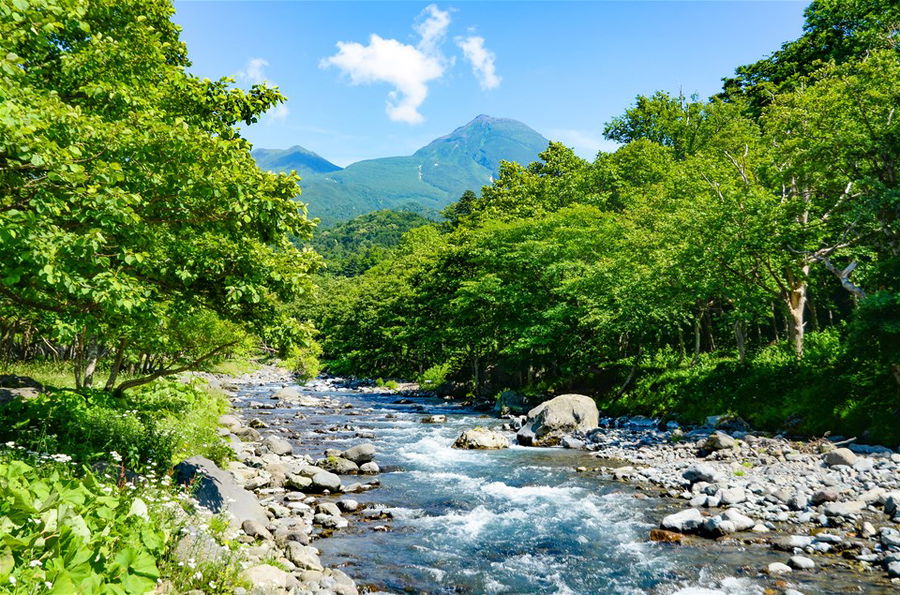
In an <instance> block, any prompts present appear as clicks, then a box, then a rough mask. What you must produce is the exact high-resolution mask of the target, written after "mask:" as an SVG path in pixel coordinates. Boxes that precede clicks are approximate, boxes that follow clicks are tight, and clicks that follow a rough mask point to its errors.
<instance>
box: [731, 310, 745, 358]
mask: <svg viewBox="0 0 900 595" xmlns="http://www.w3.org/2000/svg"><path fill="white" fill-rule="evenodd" d="M734 340H735V342H736V343H737V349H738V361H740V362H741V363H742V364H743V363H744V362H745V361H746V359H747V349H746V347H745V346H744V329H743V324H742V323H741V321H740V320H737V321H735V323H734Z"/></svg>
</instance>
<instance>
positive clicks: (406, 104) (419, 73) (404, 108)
mask: <svg viewBox="0 0 900 595" xmlns="http://www.w3.org/2000/svg"><path fill="white" fill-rule="evenodd" d="M449 26H450V13H449V12H447V11H443V10H440V9H439V8H438V7H437V6H436V5H434V4H431V5H429V6H427V7H426V8H425V10H423V11H422V13H421V14H420V15H419V22H418V24H417V25H415V27H414V29H415V31H416V33H418V34H419V42H418V43H417V44H416V45H415V46H413V45H409V44H405V43H402V42H400V41H397V40H396V39H384V38H382V37H380V36H378V35H375V34H374V33H373V34H372V36H371V37H370V38H369V44H368V45H362V44H361V43H357V42H345V41H339V42H338V43H337V48H338V52H337V53H336V54H335V55H333V56H330V57H328V58H325V59H324V60H322V61H321V62H320V63H319V66H320V67H321V68H328V67H329V66H335V67H337V68H338V69H339V70H341V71H342V72H343V73H344V74H346V75H347V76H349V77H350V83H351V84H353V85H369V84H374V83H387V84H389V85H392V86H393V87H394V90H393V91H391V92H390V93H388V100H387V106H386V108H385V109H386V111H387V115H388V117H389V118H390V119H391V120H394V121H396V122H406V123H408V124H419V123H421V122H424V121H425V117H424V116H422V114H421V113H419V107H421V105H422V103H424V102H425V99H426V98H427V97H428V83H429V82H431V81H433V80H437V79H439V78H441V77H442V76H444V72H445V71H446V69H447V66H448V61H447V59H446V58H445V57H444V56H443V55H442V54H441V52H440V46H441V44H442V43H443V41H444V38H445V37H446V34H447V28H448V27H449Z"/></svg>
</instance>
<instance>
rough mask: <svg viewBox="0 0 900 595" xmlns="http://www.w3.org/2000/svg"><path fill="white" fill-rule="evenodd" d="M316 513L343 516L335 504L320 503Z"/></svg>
mask: <svg viewBox="0 0 900 595" xmlns="http://www.w3.org/2000/svg"><path fill="white" fill-rule="evenodd" d="M316 512H317V513H321V514H327V515H329V516H341V509H340V508H339V507H338V505H337V504H335V503H334V502H319V503H318V504H317V505H316Z"/></svg>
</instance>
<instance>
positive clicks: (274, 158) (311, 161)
mask: <svg viewBox="0 0 900 595" xmlns="http://www.w3.org/2000/svg"><path fill="white" fill-rule="evenodd" d="M250 154H251V155H253V158H254V159H256V163H257V164H258V165H259V166H260V167H261V168H263V169H267V170H270V171H291V170H296V171H297V173H298V174H300V175H301V176H307V175H311V174H324V173H329V172H333V171H338V170H340V169H341V167H340V166H339V165H335V164H334V163H332V162H330V161H328V160H327V159H325V158H324V157H322V156H321V155H318V154H317V153H313V152H312V151H310V150H309V149H304V148H303V147H301V146H300V145H294V146H293V147H290V148H289V149H254V150H253V151H251V153H250Z"/></svg>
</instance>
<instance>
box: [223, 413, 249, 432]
mask: <svg viewBox="0 0 900 595" xmlns="http://www.w3.org/2000/svg"><path fill="white" fill-rule="evenodd" d="M219 425H220V426H225V427H226V428H228V429H229V430H231V431H232V432H234V431H235V430H237V429H238V428H240V427H241V426H242V425H243V424H242V423H241V420H240V419H238V418H237V416H234V415H229V414H226V415H220V416H219Z"/></svg>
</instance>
